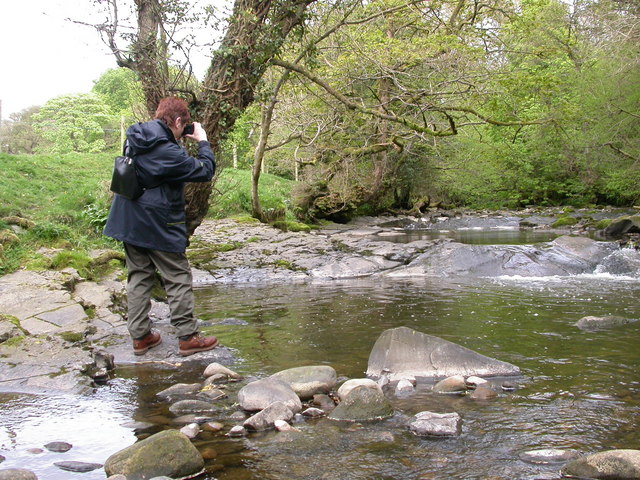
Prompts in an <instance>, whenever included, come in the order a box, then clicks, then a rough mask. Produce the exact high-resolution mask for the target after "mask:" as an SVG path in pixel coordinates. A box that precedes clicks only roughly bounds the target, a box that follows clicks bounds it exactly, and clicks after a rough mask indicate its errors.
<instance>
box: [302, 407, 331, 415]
mask: <svg viewBox="0 0 640 480" xmlns="http://www.w3.org/2000/svg"><path fill="white" fill-rule="evenodd" d="M326 414H327V413H326V412H325V411H324V410H322V409H320V408H315V407H309V408H307V409H306V410H304V411H303V412H302V415H304V416H305V417H323V416H324V415H326Z"/></svg>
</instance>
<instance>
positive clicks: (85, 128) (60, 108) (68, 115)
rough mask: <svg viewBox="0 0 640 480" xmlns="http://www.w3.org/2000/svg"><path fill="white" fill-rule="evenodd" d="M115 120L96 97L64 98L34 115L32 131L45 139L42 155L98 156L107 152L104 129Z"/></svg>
mask: <svg viewBox="0 0 640 480" xmlns="http://www.w3.org/2000/svg"><path fill="white" fill-rule="evenodd" d="M114 119H115V116H114V115H113V113H112V112H111V110H110V109H109V106H108V105H107V104H106V103H104V101H103V100H102V99H100V97H98V96H97V95H95V94H79V95H63V96H60V97H56V98H53V99H51V100H49V101H48V102H47V103H45V104H44V106H43V107H42V108H41V109H40V110H39V111H38V112H37V113H36V114H34V115H33V120H34V123H33V128H34V129H35V131H36V132H38V134H39V135H41V136H42V138H43V143H42V144H41V145H39V146H38V148H37V150H38V151H39V152H41V153H51V154H64V153H70V152H82V153H96V152H101V151H103V150H105V149H106V148H107V144H106V142H105V129H107V128H108V127H111V128H114V126H115V125H117V122H116V121H114Z"/></svg>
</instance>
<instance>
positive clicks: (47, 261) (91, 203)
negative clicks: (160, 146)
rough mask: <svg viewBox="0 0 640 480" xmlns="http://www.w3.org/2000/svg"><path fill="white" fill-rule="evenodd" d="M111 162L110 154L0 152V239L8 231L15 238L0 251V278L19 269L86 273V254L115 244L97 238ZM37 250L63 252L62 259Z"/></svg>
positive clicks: (106, 199) (103, 216)
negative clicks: (0, 171) (80, 271)
mask: <svg viewBox="0 0 640 480" xmlns="http://www.w3.org/2000/svg"><path fill="white" fill-rule="evenodd" d="M113 158H114V155H113V154H110V153H107V154H78V153H75V154H67V155H6V154H0V169H1V170H2V173H3V175H2V176H0V219H4V220H1V221H0V237H2V236H3V235H5V236H6V235H8V234H9V233H13V231H14V229H17V233H16V236H17V237H18V241H14V242H11V243H4V244H3V248H2V249H0V274H6V273H9V272H12V271H14V270H16V269H17V268H19V267H21V266H25V265H29V266H30V267H31V268H64V267H66V266H71V267H74V268H77V269H79V270H83V273H88V274H90V273H91V272H90V271H88V270H87V269H86V267H87V260H86V259H87V257H86V252H88V251H89V250H90V249H92V248H114V247H116V246H117V245H116V243H115V242H113V241H111V240H109V239H107V238H106V237H104V236H102V235H101V231H102V226H103V225H104V221H105V220H106V215H107V213H108V209H109V181H110V179H111V168H112V164H113ZM12 217H14V218H12ZM15 217H19V218H18V219H16V218H15ZM19 219H24V220H25V221H23V222H17V221H16V220H19ZM16 223H22V225H21V226H19V227H17V226H16ZM43 247H44V248H47V249H60V250H63V251H64V252H67V255H66V257H67V258H62V257H64V255H63V256H62V257H61V256H60V254H58V255H57V256H54V258H53V259H51V258H49V257H47V256H44V255H42V254H40V253H38V252H39V250H40V249H41V248H43ZM75 260H77V262H76V261H75Z"/></svg>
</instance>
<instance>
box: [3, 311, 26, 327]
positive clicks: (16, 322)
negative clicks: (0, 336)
mask: <svg viewBox="0 0 640 480" xmlns="http://www.w3.org/2000/svg"><path fill="white" fill-rule="evenodd" d="M0 322H10V323H13V324H14V325H15V326H16V327H18V328H22V326H21V325H20V319H19V318H18V317H14V316H13V315H8V314H6V313H0Z"/></svg>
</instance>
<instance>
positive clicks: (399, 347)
mask: <svg viewBox="0 0 640 480" xmlns="http://www.w3.org/2000/svg"><path fill="white" fill-rule="evenodd" d="M519 374H520V369H519V368H518V367H516V366H515V365H511V364H510V363H506V362H502V361H500V360H496V359H494V358H490V357H486V356H484V355H481V354H479V353H477V352H474V351H473V350H469V349H468V348H465V347H462V346H460V345H456V344H455V343H452V342H449V341H447V340H443V339H441V338H438V337H434V336H432V335H426V334H424V333H421V332H417V331H415V330H412V329H410V328H407V327H398V328H393V329H390V330H386V331H384V332H382V334H381V335H380V337H379V338H378V340H377V341H376V343H375V345H374V346H373V349H372V351H371V354H370V355H369V364H368V368H367V376H369V377H374V378H378V377H380V376H386V377H388V378H389V379H390V380H392V381H394V380H400V379H402V378H407V377H409V376H413V377H429V378H438V377H440V378H442V377H450V376H453V375H463V376H470V375H477V376H495V375H501V376H509V375H519Z"/></svg>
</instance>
